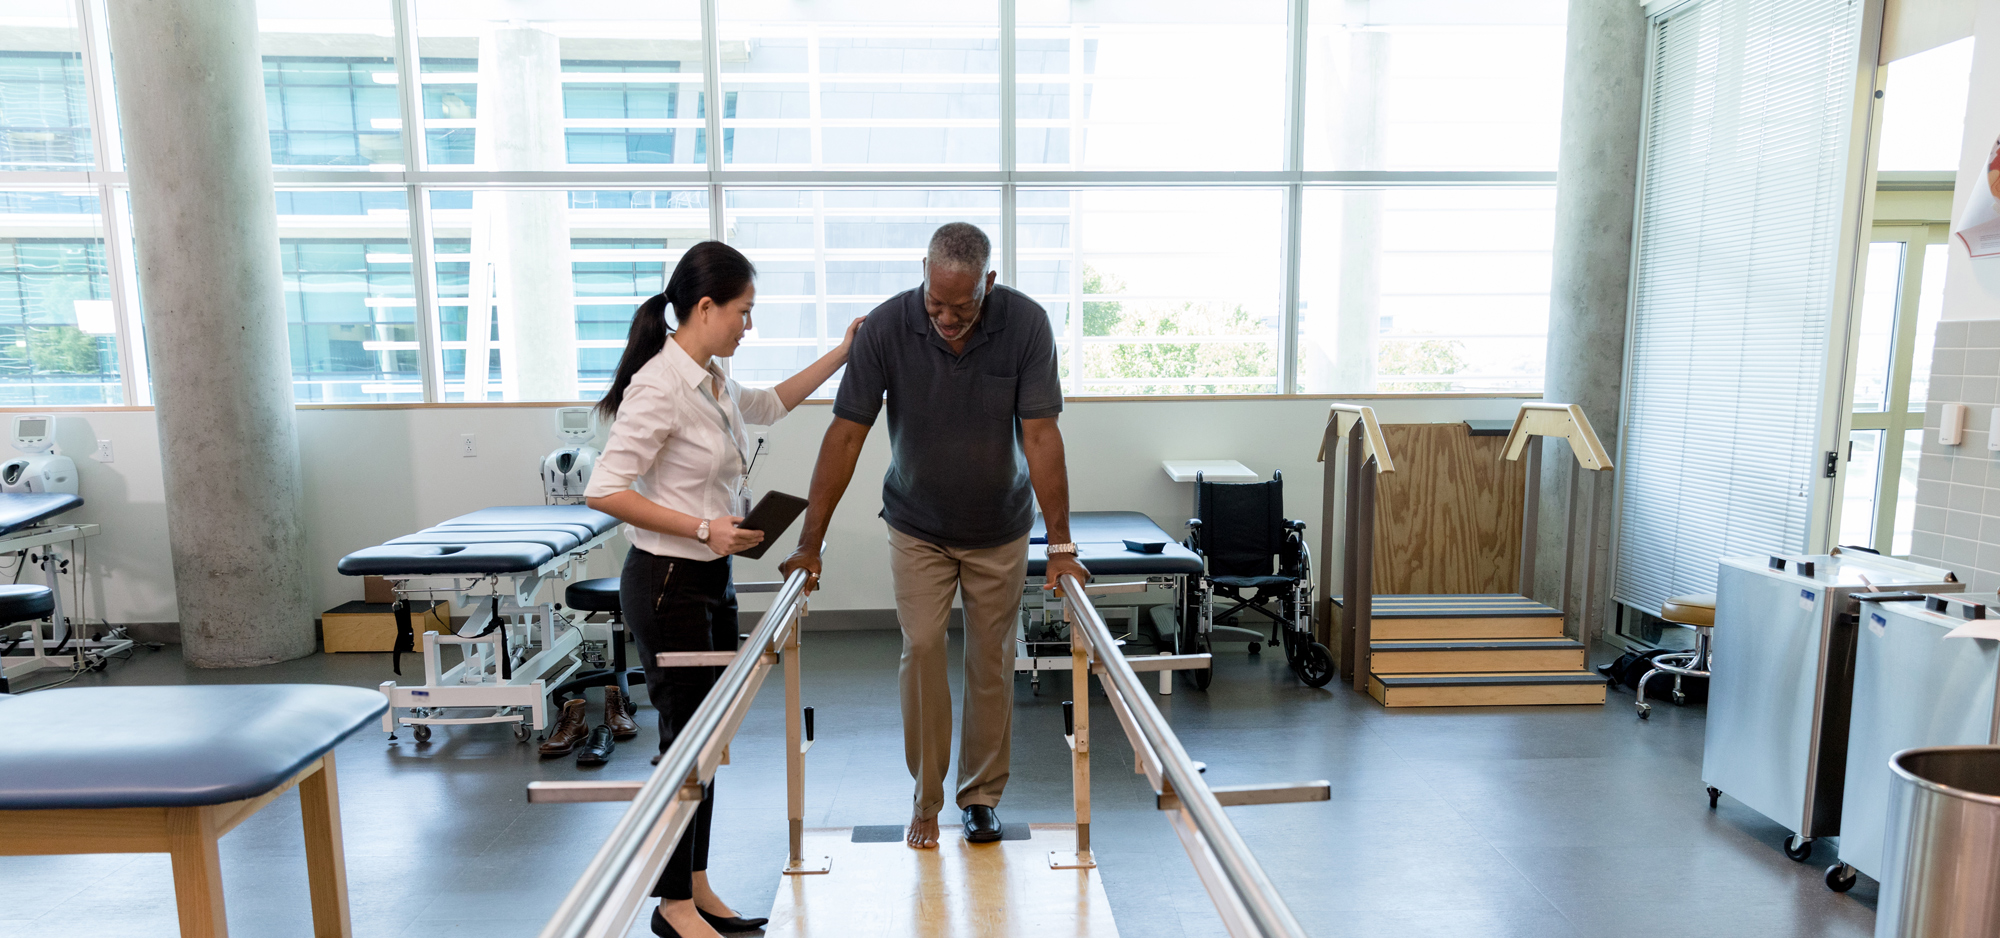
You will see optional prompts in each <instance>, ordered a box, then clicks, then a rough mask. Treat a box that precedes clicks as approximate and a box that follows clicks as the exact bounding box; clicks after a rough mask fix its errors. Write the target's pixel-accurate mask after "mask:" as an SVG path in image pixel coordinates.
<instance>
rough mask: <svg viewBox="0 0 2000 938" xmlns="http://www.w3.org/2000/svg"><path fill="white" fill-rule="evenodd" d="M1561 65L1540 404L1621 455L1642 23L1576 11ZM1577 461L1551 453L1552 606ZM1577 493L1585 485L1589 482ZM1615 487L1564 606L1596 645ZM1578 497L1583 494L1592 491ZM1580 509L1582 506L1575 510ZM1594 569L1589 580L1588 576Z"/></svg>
mask: <svg viewBox="0 0 2000 938" xmlns="http://www.w3.org/2000/svg"><path fill="white" fill-rule="evenodd" d="M1566 45H1567V46H1568V48H1567V50H1566V51H1565V53H1564V65H1563V109H1562V137H1561V145H1560V146H1561V151H1560V156H1559V163H1558V166H1557V177H1556V224H1555V258H1554V265H1553V266H1554V274H1553V283H1552V284H1551V287H1550V291H1549V344H1548V377H1547V379H1546V381H1545V383H1544V385H1543V392H1542V394H1543V398H1544V399H1545V400H1550V401H1556V402H1560V403H1565V404H1580V405H1582V406H1583V409H1584V412H1585V413H1587V414H1589V416H1590V421H1591V424H1592V425H1593V426H1594V427H1595V428H1596V430H1597V433H1598V436H1600V437H1602V438H1603V440H1604V445H1605V447H1606V448H1608V449H1609V450H1610V451H1611V452H1612V453H1613V454H1614V456H1615V455H1616V454H1617V452H1618V421H1619V417H1620V415H1619V399H1620V394H1621V391H1622V387H1623V381H1624V368H1625V319H1626V307H1627V300H1628V294H1627V291H1628V288H1629V285H1630V278H1631V268H1632V214H1633V210H1634V208H1635V201H1634V200H1635V199H1636V198H1637V194H1638V188H1637V186H1638V177H1639V130H1640V121H1641V114H1642V106H1643V103H1644V101H1643V97H1644V86H1645V76H1646V17H1645V14H1644V13H1643V12H1642V11H1641V8H1640V5H1639V4H1637V3H1634V2H1632V0H1570V4H1569V27H1568V36H1567V40H1566ZM1574 467H1575V460H1573V459H1571V458H1570V457H1569V455H1568V451H1567V449H1566V448H1565V447H1564V446H1563V445H1562V444H1554V445H1552V447H1551V449H1550V450H1549V453H1548V458H1546V459H1545V460H1544V461H1543V478H1542V486H1543V487H1542V492H1543V498H1542V506H1543V507H1542V514H1541V518H1540V526H1539V534H1540V538H1539V539H1540V542H1541V543H1540V550H1539V551H1538V552H1537V555H1536V556H1537V564H1536V569H1537V570H1538V571H1539V575H1538V577H1537V581H1538V582H1537V589H1536V593H1537V595H1538V596H1539V597H1541V598H1542V599H1543V600H1544V601H1553V600H1555V599H1556V598H1557V596H1558V594H1560V593H1561V590H1562V573H1563V571H1562V562H1561V561H1562V550H1563V537H1564V530H1563V521H1564V518H1565V509H1566V507H1567V506H1566V502H1565V497H1564V496H1565V493H1566V492H1567V486H1568V482H1569V473H1570V472H1571V471H1573V470H1574ZM1584 475H1585V478H1584V479H1582V480H1581V481H1582V482H1584V483H1587V482H1589V481H1590V479H1589V478H1588V476H1590V475H1592V473H1585V474H1584ZM1613 488H1614V480H1613V479H1609V478H1607V479H1603V480H1601V484H1600V485H1599V486H1598V488H1597V492H1596V500H1595V503H1594V504H1580V505H1579V506H1578V512H1579V516H1580V517H1579V522H1578V523H1579V525H1582V524H1583V520H1582V517H1583V516H1588V518H1589V519H1590V529H1591V530H1590V531H1589V532H1588V537H1587V539H1585V538H1584V536H1583V535H1584V532H1583V531H1582V529H1581V528H1579V532H1578V534H1579V541H1578V543H1577V549H1576V563H1577V564H1578V567H1577V569H1576V572H1575V573H1574V575H1573V577H1574V584H1575V585H1574V587H1573V589H1574V590H1575V591H1576V593H1581V591H1582V590H1583V584H1584V583H1585V582H1586V581H1587V579H1588V581H1589V582H1592V583H1593V584H1594V586H1595V588H1594V589H1593V591H1592V595H1590V596H1589V597H1587V598H1582V599H1580V601H1563V602H1558V603H1557V604H1558V605H1562V606H1563V607H1564V609H1565V610H1567V611H1569V612H1570V614H1571V615H1570V623H1571V625H1570V631H1571V634H1572V635H1576V634H1585V633H1584V632H1581V631H1579V630H1580V629H1581V628H1582V626H1583V625H1584V623H1583V622H1582V620H1580V619H1579V617H1578V610H1579V609H1586V610H1588V611H1589V620H1588V626H1589V631H1588V633H1587V634H1590V635H1593V636H1595V635H1601V634H1603V628H1604V627H1605V623H1606V622H1607V621H1608V619H1606V618H1604V617H1605V616H1607V615H1608V614H1609V612H1610V610H1611V602H1610V595H1611V582H1610V580H1611V578H1610V570H1609V568H1608V560H1609V555H1610V546H1611V538H1612V536H1613V531H1612V528H1611V524H1610V521H1611V503H1612V493H1613ZM1582 491H1588V488H1587V487H1585V488H1584V489H1582ZM1580 501H1581V499H1580ZM1586 558H1587V562H1589V563H1590V564H1592V565H1593V566H1594V567H1595V571H1594V572H1595V575H1594V577H1593V578H1586V577H1585V576H1584V573H1585V571H1584V568H1583V567H1582V564H1583V563H1585V562H1586Z"/></svg>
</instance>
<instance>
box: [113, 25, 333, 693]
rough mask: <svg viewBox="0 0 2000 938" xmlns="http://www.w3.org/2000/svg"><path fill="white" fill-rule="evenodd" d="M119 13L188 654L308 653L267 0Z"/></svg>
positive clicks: (254, 657)
mask: <svg viewBox="0 0 2000 938" xmlns="http://www.w3.org/2000/svg"><path fill="white" fill-rule="evenodd" d="M110 12H111V19H110V27H111V29H110V33H111V51H112V61H113V63H114V66H115V68H116V77H117V81H118V88H119V92H120V93H119V96H118V110H119V116H120V118H121V120H122V121H123V126H124V138H125V141H126V146H125V154H126V160H127V163H128V164H129V165H128V167H127V169H128V172H129V174H130V179H131V184H132V222H133V230H134V233H135V236H136V241H137V243H138V273H139V288H140V290H141V291H142V292H143V294H144V295H145V298H146V339H147V345H148V352H149V353H150V356H151V363H152V374H153V396H154V400H155V401H156V404H155V417H156V418H157V419H158V421H159V426H160V446H161V450H162V457H163V461H164V463H165V476H166V489H167V526H168V531H169V543H170V544H171V545H172V547H173V553H174V589H175V591H176V593H177V594H178V597H179V601H180V622H181V642H182V647H183V650H184V654H185V656H186V659H187V662H188V663H189V664H191V665H194V666H196V667H240V666H247V665H259V664H268V663H270V662H274V661H283V660H286V659H289V658H297V657H301V656H303V655H308V654H311V653H312V651H313V628H312V609H311V604H310V597H309V594H308V592H307V578H306V574H305V562H304V557H305V531H304V527H303V522H302V519H301V515H300V510H299V500H300V496H301V486H300V480H299V446H298V437H297V434H296V431H295V429H294V426H293V421H292V376H291V356H290V354H289V352H288V349H287V346H286V338H285V298H284V283H283V280H282V274H281V270H280V267H279V262H278V216H277V205H276V201H275V199H274V197H273V195H272V191H271V151H270V137H269V135H268V133H267V131H266V129H265V119H264V87H263V66H262V63H261V62H260V60H259V59H258V55H257V7H256V3H255V2H254V0H119V2H117V3H113V4H110ZM86 497H88V494H87V493H86Z"/></svg>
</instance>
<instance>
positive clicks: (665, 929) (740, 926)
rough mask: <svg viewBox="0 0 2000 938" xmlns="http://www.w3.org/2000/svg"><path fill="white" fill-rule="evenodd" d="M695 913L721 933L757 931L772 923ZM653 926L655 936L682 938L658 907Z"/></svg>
mask: <svg viewBox="0 0 2000 938" xmlns="http://www.w3.org/2000/svg"><path fill="white" fill-rule="evenodd" d="M695 911H696V912H700V913H701V920H702V921H704V922H707V923H708V927H710V928H713V929H715V930H716V931H719V932H738V931H756V930H757V929H759V928H763V927H764V925H765V924H766V923H768V922H770V921H771V920H770V919H768V918H741V917H724V916H720V915H710V914H708V912H707V911H705V910H703V909H696V910H695ZM651 924H652V926H653V934H655V935H658V936H660V938H680V935H681V933H680V932H677V931H675V930H674V926H672V925H669V924H667V920H666V919H664V918H661V917H660V910H659V909H658V908H657V907H655V908H654V909H653V916H652V920H651Z"/></svg>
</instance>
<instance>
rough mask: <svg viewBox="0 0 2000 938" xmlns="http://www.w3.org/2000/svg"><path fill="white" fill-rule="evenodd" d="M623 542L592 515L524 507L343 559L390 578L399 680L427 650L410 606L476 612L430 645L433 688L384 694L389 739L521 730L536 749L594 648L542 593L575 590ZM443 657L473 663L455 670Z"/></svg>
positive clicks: (478, 514)
mask: <svg viewBox="0 0 2000 938" xmlns="http://www.w3.org/2000/svg"><path fill="white" fill-rule="evenodd" d="M617 532H618V520H617V519H616V518H613V517H611V516H610V515H607V514H605V513H603V512H601V511H595V510H592V509H590V508H586V507H584V506H582V505H519V506H512V507H503V508H486V509H482V510H480V511H475V512H472V513H471V514H466V515H460V516H458V517H456V518H453V519H451V520H449V521H445V522H443V523H441V524H437V525H433V526H432V527H428V528H425V529H423V530H421V531H418V532H416V533H415V534H406V535H404V536H402V537H398V538H395V539H393V540H391V541H389V542H388V543H385V544H382V545H381V546H378V547H368V548H363V549H361V550H357V551H355V552H354V553H351V554H348V555H347V556H345V557H342V558H341V560H340V567H339V569H340V572H341V573H344V574H346V575H348V576H379V577H383V578H385V579H387V580H389V581H391V583H392V584H393V585H394V587H395V590H396V596H397V600H396V604H395V611H396V625H397V639H396V658H395V662H396V673H398V674H401V673H402V653H403V652H405V651H416V650H419V649H417V648H416V647H415V643H416V642H417V641H418V640H419V639H418V637H417V635H416V633H415V631H414V629H413V627H412V625H411V623H410V621H409V620H410V606H409V602H408V600H410V599H412V598H417V599H453V600H455V601H456V602H458V603H460V604H461V605H464V606H466V607H467V608H469V609H470V610H471V611H472V618H471V621H469V622H467V623H466V625H465V626H464V627H463V628H461V629H459V630H458V634H457V635H439V634H438V633H436V632H425V633H423V634H422V638H421V641H422V642H423V647H422V649H420V650H421V651H422V652H423V666H424V682H423V683H422V684H417V685H402V684H398V683H397V682H395V681H384V682H382V685H381V691H382V694H383V696H384V697H387V698H388V700H389V709H388V711H387V712H386V713H384V714H383V717H382V729H383V731H384V732H386V733H389V734H390V736H389V738H390V739H395V738H396V737H395V732H396V727H397V725H398V724H399V723H400V724H402V725H406V726H411V727H413V733H414V735H415V736H416V738H417V741H418V742H424V741H427V740H429V739H430V736H431V727H432V726H437V725H449V724H467V723H511V724H514V738H515V739H517V740H520V741H522V742H526V741H527V739H528V736H529V734H530V731H531V730H539V729H541V728H543V727H545V726H547V725H548V705H547V704H548V692H549V690H550V689H551V688H554V687H556V686H558V685H560V684H562V683H563V682H564V681H565V680H568V679H569V677H570V676H571V675H572V674H574V673H575V672H576V671H577V670H578V669H579V668H581V666H582V665H581V663H580V662H578V661H577V660H576V658H575V656H574V655H573V654H572V652H574V651H575V650H576V649H577V648H578V646H580V645H581V644H582V640H583V639H582V635H581V633H580V632H579V630H578V629H577V628H576V627H575V626H574V625H573V624H571V623H569V622H568V621H567V620H566V619H564V618H563V617H561V616H559V615H557V612H556V600H557V598H559V597H560V595H561V591H560V589H558V590H556V591H555V594H556V595H555V596H553V597H551V598H549V599H548V600H546V601H542V600H541V599H540V594H541V592H542V588H543V587H544V586H547V585H551V584H552V583H555V582H556V581H560V580H568V579H572V578H574V577H575V576H576V575H577V574H578V573H580V571H581V564H582V562H583V560H584V558H585V557H586V556H587V555H588V554H589V553H590V552H591V551H593V550H596V549H597V548H599V547H603V546H604V545H605V544H606V543H607V542H609V541H610V540H611V538H612V537H613V536H614V535H615V534H617ZM482 587H483V589H481V588H482ZM475 589H481V592H478V593H476V594H475V593H474V592H473V591H474V590H475ZM443 645H457V646H459V648H460V651H461V652H462V657H461V659H460V661H459V662H458V664H457V665H455V666H453V667H451V668H449V669H447V668H446V667H445V666H444V662H443V661H442V659H441V657H440V647H441V646H443ZM552 673H553V674H554V675H555V676H554V677H550V676H549V675H550V674H552ZM467 710H470V711H473V712H471V713H466V712H465V711H467ZM399 711H408V715H399ZM446 711H451V712H450V713H446Z"/></svg>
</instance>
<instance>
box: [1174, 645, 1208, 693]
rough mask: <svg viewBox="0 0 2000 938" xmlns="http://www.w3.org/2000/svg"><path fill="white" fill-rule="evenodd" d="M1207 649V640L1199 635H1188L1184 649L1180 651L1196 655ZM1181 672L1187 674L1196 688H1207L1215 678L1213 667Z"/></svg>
mask: <svg viewBox="0 0 2000 938" xmlns="http://www.w3.org/2000/svg"><path fill="white" fill-rule="evenodd" d="M1208 650H1209V647H1208V642H1207V641H1205V640H1203V639H1202V637H1201V636H1199V635H1189V636H1188V637H1187V642H1186V644H1185V646H1184V650H1183V651H1182V652H1181V653H1182V654H1185V655H1196V654H1200V653H1202V652H1205V651H1208ZM1181 673H1182V674H1185V675H1187V677H1188V680H1189V681H1190V682H1192V683H1193V684H1194V686H1195V689H1196V690H1207V689H1208V685H1209V683H1210V682H1211V681H1214V680H1215V669H1214V668H1212V667H1210V668H1202V669H1201V670H1199V671H1196V670H1188V671H1182V672H1181Z"/></svg>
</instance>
